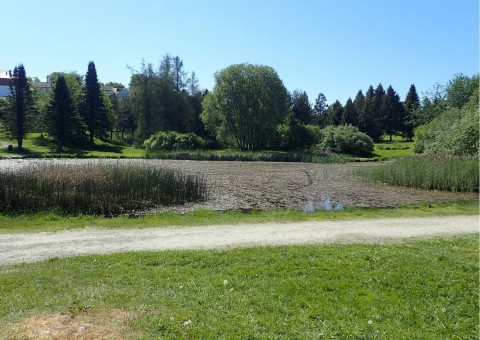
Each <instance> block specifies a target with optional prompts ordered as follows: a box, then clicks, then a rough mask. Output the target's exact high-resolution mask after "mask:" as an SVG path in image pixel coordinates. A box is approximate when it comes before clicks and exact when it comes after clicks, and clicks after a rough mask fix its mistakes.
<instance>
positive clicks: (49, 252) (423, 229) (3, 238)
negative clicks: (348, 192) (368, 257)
mask: <svg viewBox="0 0 480 340" xmlns="http://www.w3.org/2000/svg"><path fill="white" fill-rule="evenodd" d="M478 232H479V217H478V216H449V217H427V218H389V219H368V220H353V221H321V222H320V221H318V222H315V221H314V222H296V223H263V224H237V225H216V226H203V227H175V228H173V227H172V228H148V229H125V230H118V229H117V230H112V229H94V228H87V229H78V230H69V231H62V232H42V233H34V234H29V233H25V234H0V265H8V264H15V263H22V262H36V261H41V260H46V259H49V258H54V257H68V256H76V255H87V254H107V253H120V252H128V251H139V250H154V251H161V250H168V249H215V248H230V247H248V246H258V245H293V244H320V243H377V242H398V241H404V240H408V239H413V238H431V237H439V236H452V235H459V234H466V233H478Z"/></svg>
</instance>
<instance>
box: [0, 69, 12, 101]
mask: <svg viewBox="0 0 480 340" xmlns="http://www.w3.org/2000/svg"><path fill="white" fill-rule="evenodd" d="M9 84H10V72H9V71H4V70H0V97H8V94H9V93H10V89H9V88H8V85H9Z"/></svg>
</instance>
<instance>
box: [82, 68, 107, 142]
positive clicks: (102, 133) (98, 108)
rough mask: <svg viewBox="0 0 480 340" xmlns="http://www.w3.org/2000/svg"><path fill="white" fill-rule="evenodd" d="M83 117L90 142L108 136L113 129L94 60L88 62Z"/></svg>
mask: <svg viewBox="0 0 480 340" xmlns="http://www.w3.org/2000/svg"><path fill="white" fill-rule="evenodd" d="M83 117H84V121H85V125H86V126H87V130H88V137H89V141H90V144H94V138H95V137H98V138H106V137H107V136H108V132H109V131H110V130H111V128H110V127H111V121H110V117H109V116H108V112H107V109H106V107H105V102H104V98H103V95H102V92H101V89H100V83H99V82H98V78H97V70H96V69H95V63H94V62H93V61H91V62H89V63H88V70H87V74H86V75H85V97H84V103H83Z"/></svg>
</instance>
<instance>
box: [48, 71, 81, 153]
mask: <svg viewBox="0 0 480 340" xmlns="http://www.w3.org/2000/svg"><path fill="white" fill-rule="evenodd" d="M45 126H46V129H47V132H48V133H49V134H50V135H51V136H52V137H53V138H54V139H55V141H56V143H57V148H58V150H59V151H62V150H63V147H64V146H66V145H73V144H75V142H76V141H78V140H81V139H83V136H84V131H85V125H84V124H83V122H82V120H81V118H80V116H79V115H78V113H77V110H76V108H75V105H74V103H73V101H72V97H71V96H70V91H69V89H68V86H67V83H66V80H65V77H64V76H62V75H60V76H59V77H58V78H57V79H56V82H55V85H54V88H53V92H51V95H50V101H49V103H48V104H47V108H46V114H45Z"/></svg>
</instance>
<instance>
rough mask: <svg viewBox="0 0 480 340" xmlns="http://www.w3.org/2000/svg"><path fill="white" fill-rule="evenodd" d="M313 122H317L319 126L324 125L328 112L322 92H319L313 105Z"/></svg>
mask: <svg viewBox="0 0 480 340" xmlns="http://www.w3.org/2000/svg"><path fill="white" fill-rule="evenodd" d="M312 113H313V123H314V124H317V125H318V126H320V127H325V126H326V125H327V124H326V120H327V114H328V104H327V97H325V95H324V94H323V93H321V92H320V93H319V94H318V96H317V99H316V100H315V105H314V106H313V112H312Z"/></svg>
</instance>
